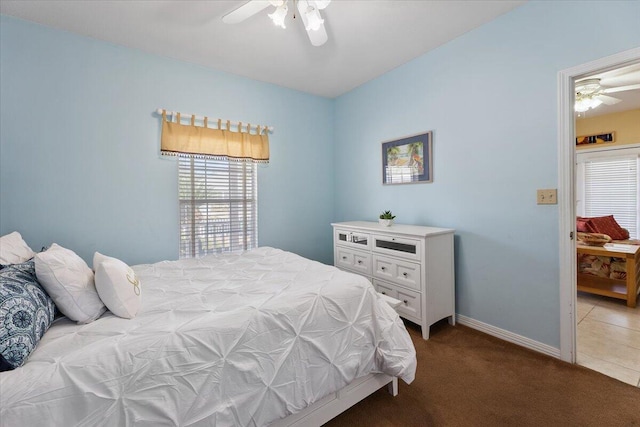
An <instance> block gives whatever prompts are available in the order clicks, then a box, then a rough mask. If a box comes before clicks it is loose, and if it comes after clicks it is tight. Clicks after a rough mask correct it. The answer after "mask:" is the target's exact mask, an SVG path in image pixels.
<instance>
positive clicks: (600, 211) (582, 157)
mask: <svg viewBox="0 0 640 427" xmlns="http://www.w3.org/2000/svg"><path fill="white" fill-rule="evenodd" d="M577 157H578V164H577V166H578V169H577V188H576V190H577V199H578V204H577V207H576V208H577V214H578V216H584V217H599V216H607V215H613V217H614V218H615V220H616V222H618V224H620V226H621V227H623V228H626V229H627V230H628V231H629V238H631V239H638V238H640V234H639V232H640V213H639V210H640V207H639V206H640V205H639V203H640V199H639V197H638V191H639V190H640V174H639V173H638V172H639V169H640V168H639V167H638V163H639V162H640V160H639V157H638V149H623V150H611V151H609V152H593V153H584V154H583V153H579V154H578V156H577Z"/></svg>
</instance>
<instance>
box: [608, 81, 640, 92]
mask: <svg viewBox="0 0 640 427" xmlns="http://www.w3.org/2000/svg"><path fill="white" fill-rule="evenodd" d="M636 89H640V83H639V84H637V85H628V86H619V87H608V88H605V89H604V90H603V92H604V93H616V92H624V91H626V90H636Z"/></svg>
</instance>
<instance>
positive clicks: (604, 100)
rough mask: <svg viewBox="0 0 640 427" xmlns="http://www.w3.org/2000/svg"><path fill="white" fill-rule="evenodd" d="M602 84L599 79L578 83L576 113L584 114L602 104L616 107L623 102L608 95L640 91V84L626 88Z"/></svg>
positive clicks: (576, 86)
mask: <svg viewBox="0 0 640 427" xmlns="http://www.w3.org/2000/svg"><path fill="white" fill-rule="evenodd" d="M601 82H602V79H597V78H588V79H584V80H579V81H577V82H576V84H575V88H576V104H575V110H576V112H578V113H584V112H585V111H587V110H589V109H593V108H596V107H598V106H600V105H602V104H605V105H614V104H617V103H618V102H620V101H621V100H620V99H618V98H614V97H613V96H609V95H607V94H609V93H616V92H623V91H627V90H636V89H640V83H639V84H631V85H626V86H617V87H605V86H602V84H601Z"/></svg>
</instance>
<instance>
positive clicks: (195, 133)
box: [160, 110, 269, 163]
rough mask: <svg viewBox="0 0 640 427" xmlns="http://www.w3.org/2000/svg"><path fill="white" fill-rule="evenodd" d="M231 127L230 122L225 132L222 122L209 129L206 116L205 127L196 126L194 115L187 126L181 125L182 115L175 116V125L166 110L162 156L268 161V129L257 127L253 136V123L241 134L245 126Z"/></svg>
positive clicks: (163, 123) (163, 125) (163, 121)
mask: <svg viewBox="0 0 640 427" xmlns="http://www.w3.org/2000/svg"><path fill="white" fill-rule="evenodd" d="M229 128H230V124H229V122H228V121H227V123H226V126H225V128H224V129H223V124H222V120H219V119H218V121H217V127H216V128H210V127H209V120H208V118H207V117H205V118H204V123H203V126H196V125H195V116H191V123H190V124H188V125H185V124H182V123H180V113H177V114H176V121H175V122H174V121H172V120H168V119H167V112H166V111H165V110H163V111H162V140H161V148H160V150H161V153H162V154H164V155H169V156H177V155H180V154H193V155H196V156H199V157H208V158H214V159H229V160H252V161H254V162H261V163H268V162H269V136H268V135H267V129H266V128H263V127H261V126H258V127H257V131H256V133H255V134H253V133H250V132H251V125H250V124H247V131H246V132H243V131H242V128H243V125H242V123H240V124H239V126H238V131H236V132H232V131H231V130H230V129H229Z"/></svg>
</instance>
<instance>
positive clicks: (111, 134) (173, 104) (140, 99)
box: [0, 16, 333, 265]
mask: <svg viewBox="0 0 640 427" xmlns="http://www.w3.org/2000/svg"><path fill="white" fill-rule="evenodd" d="M1 19H2V20H1V21H0V24H1V25H0V31H1V33H0V43H1V44H0V55H1V56H0V67H1V68H0V73H1V74H0V76H1V79H0V93H1V97H0V102H1V104H0V111H1V115H0V144H1V145H0V194H1V203H0V233H2V234H5V233H8V232H10V231H13V230H18V231H20V232H21V233H22V235H23V236H24V238H25V240H26V241H27V243H28V244H29V245H30V246H32V248H33V249H36V250H38V249H40V247H41V246H43V245H49V244H51V243H52V242H57V243H59V244H60V245H62V246H66V247H68V248H70V249H73V250H74V251H76V252H77V253H78V254H80V255H81V256H82V257H83V258H84V259H85V260H87V261H88V262H89V265H91V259H92V256H93V252H94V251H96V250H97V251H100V252H102V253H105V254H108V255H112V256H116V257H118V258H121V259H123V260H125V261H126V262H128V263H130V264H136V263H141V262H152V261H158V260H161V259H175V258H177V256H178V206H177V194H178V190H177V163H176V160H175V158H168V157H161V156H160V155H159V140H160V120H159V118H158V117H156V116H155V115H154V114H153V111H155V109H156V108H159V107H160V108H168V109H171V110H177V111H184V112H193V113H197V114H204V115H208V116H211V117H220V118H224V119H231V120H242V121H243V122H245V123H246V122H250V123H260V124H269V125H272V126H274V127H275V132H274V133H273V134H272V135H271V136H270V139H271V158H272V160H271V163H270V164H269V165H268V166H264V165H261V166H259V167H258V181H259V188H258V194H259V206H258V211H259V243H260V244H261V245H269V246H276V247H280V248H283V249H287V250H291V251H294V252H297V253H300V254H301V255H304V256H307V257H310V258H313V259H317V260H320V261H323V262H327V263H332V260H333V256H332V251H331V241H332V235H331V227H330V225H329V224H330V222H331V220H332V218H333V169H332V167H331V162H332V159H333V149H332V145H331V143H330V141H331V139H332V136H333V134H332V120H333V105H332V101H331V100H329V99H325V98H321V97H316V96H312V95H307V94H303V93H300V92H297V91H293V90H289V89H285V88H282V87H278V86H275V85H270V84H265V83H260V82H256V81H253V80H249V79H246V78H241V77H238V76H234V75H231V74H226V73H222V72H216V71H213V70H209V69H206V68H203V67H200V66H196V65H192V64H188V63H184V62H180V61H176V60H172V59H167V58H163V57H159V56H155V55H149V54H146V53H143V52H140V51H137V50H133V49H128V48H124V47H120V46H115V45H112V44H109V43H105V42H101V41H97V40H93V39H89V38H85V37H80V36H77V35H73V34H69V33H65V32H61V31H57V30H53V29H49V28H46V27H43V26H39V25H36V24H32V23H28V22H25V21H20V20H17V19H14V18H10V17H7V16H2V17H1ZM309 159H313V161H310V160H309ZM309 242H313V244H310V243H309Z"/></svg>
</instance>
